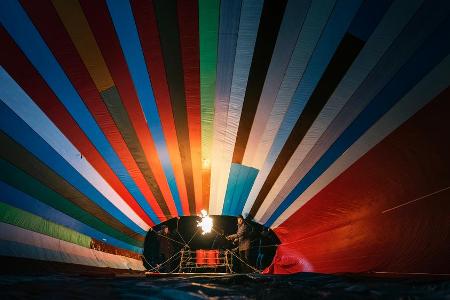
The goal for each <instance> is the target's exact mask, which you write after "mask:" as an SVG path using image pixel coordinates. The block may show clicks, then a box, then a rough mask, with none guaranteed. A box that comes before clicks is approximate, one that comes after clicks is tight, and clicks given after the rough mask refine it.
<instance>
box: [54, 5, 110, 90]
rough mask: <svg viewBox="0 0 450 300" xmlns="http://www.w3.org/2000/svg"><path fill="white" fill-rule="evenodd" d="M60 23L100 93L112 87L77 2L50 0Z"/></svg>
mask: <svg viewBox="0 0 450 300" xmlns="http://www.w3.org/2000/svg"><path fill="white" fill-rule="evenodd" d="M52 2H53V6H54V7H55V9H56V11H57V12H58V15H59V17H60V18H61V21H62V22H63V24H64V27H65V28H66V30H67V32H68V33H69V35H70V37H71V39H72V41H73V43H74V44H75V47H76V48H77V51H78V53H79V54H80V56H81V59H82V60H83V63H84V64H85V66H86V68H87V69H88V71H89V74H90V75H91V77H92V79H93V80H94V82H95V85H96V86H97V89H98V90H99V91H100V92H103V91H105V90H107V89H109V88H110V87H112V86H113V85H114V82H113V80H112V78H111V75H110V74H109V70H108V67H107V66H106V63H105V60H104V59H103V56H102V54H101V52H100V49H99V48H98V46H97V43H96V41H95V38H94V35H93V33H92V31H91V28H90V27H89V24H88V22H87V20H86V17H85V16H84V13H83V10H82V8H81V6H80V3H78V1H77V0H52Z"/></svg>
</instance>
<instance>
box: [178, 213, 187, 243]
mask: <svg viewBox="0 0 450 300" xmlns="http://www.w3.org/2000/svg"><path fill="white" fill-rule="evenodd" d="M178 223H180V217H178V219H177V234H178V236H179V237H180V238H181V240H183V242H184V244H186V241H185V240H184V239H183V236H182V235H181V234H180V231H179V230H178Z"/></svg>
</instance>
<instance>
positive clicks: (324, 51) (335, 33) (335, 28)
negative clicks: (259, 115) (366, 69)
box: [263, 0, 361, 170]
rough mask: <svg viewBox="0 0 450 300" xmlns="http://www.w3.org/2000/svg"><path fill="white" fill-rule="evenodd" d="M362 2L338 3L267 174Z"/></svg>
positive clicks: (297, 93)
mask: <svg viewBox="0 0 450 300" xmlns="http://www.w3.org/2000/svg"><path fill="white" fill-rule="evenodd" d="M360 2H361V1H359V0H358V1H339V2H338V3H337V4H336V6H335V8H334V11H333V14H332V16H331V17H330V19H329V21H328V24H327V26H326V28H325V29H324V31H323V32H322V36H321V38H320V40H319V42H318V44H317V47H316V50H315V51H314V53H313V55H312V57H311V59H310V61H309V63H308V67H307V69H306V71H305V74H304V75H303V78H302V79H301V81H300V83H299V84H298V87H297V90H296V91H295V94H294V96H293V98H292V101H291V103H290V105H289V108H288V110H287V112H286V115H285V117H284V119H283V122H282V123H281V126H280V129H279V130H278V133H277V136H276V138H275V140H274V142H273V145H272V147H271V149H270V152H269V154H268V155H267V158H266V161H265V162H264V167H263V169H266V170H270V169H271V168H272V166H273V164H274V163H275V160H276V159H277V157H278V155H279V154H280V152H281V150H282V148H283V146H284V144H285V143H286V140H287V138H288V136H289V134H290V133H291V131H292V128H293V127H294V125H295V123H296V122H297V120H298V118H299V117H300V114H301V113H302V111H303V108H304V107H305V105H306V103H307V101H308V99H309V97H310V96H311V94H312V92H313V91H314V88H315V87H316V85H317V83H318V82H319V80H320V78H321V76H322V74H323V72H324V71H325V69H326V67H327V66H328V63H329V62H330V60H331V58H332V57H333V54H334V52H335V51H336V49H337V47H338V45H339V43H340V42H341V40H342V38H343V37H344V35H345V33H346V31H347V29H348V27H349V26H350V22H351V20H352V19H353V17H354V15H355V14H356V12H357V10H358V8H359V6H360Z"/></svg>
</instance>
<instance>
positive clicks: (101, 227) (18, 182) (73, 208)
mask: <svg viewBox="0 0 450 300" xmlns="http://www.w3.org/2000/svg"><path fill="white" fill-rule="evenodd" d="M0 169H1V170H2V171H1V172H0V180H2V181H4V182H6V183H8V184H9V185H11V186H14V187H15V188H17V189H18V190H21V191H22V192H24V193H26V194H28V195H30V196H32V197H34V198H36V199H38V200H39V201H41V202H43V203H45V204H47V205H49V206H51V207H53V208H55V209H57V210H59V211H61V212H63V213H65V214H66V215H68V216H71V217H72V218H74V219H77V220H79V221H81V222H83V223H84V224H86V225H88V226H91V227H92V228H95V229H97V230H98V231H101V232H103V233H105V234H107V235H110V236H112V237H115V238H117V239H120V240H122V241H124V242H126V243H128V244H131V245H134V246H137V247H142V246H143V244H142V242H140V241H137V240H135V239H133V238H131V237H129V236H127V235H125V234H124V233H122V232H120V231H118V230H116V229H114V228H112V227H110V226H109V225H107V224H105V223H103V222H102V221H100V220H99V219H97V218H96V217H94V216H92V215H91V214H89V213H87V212H86V211H84V210H83V209H81V208H80V207H78V206H77V205H75V204H74V203H72V202H71V201H69V200H67V199H65V198H63V197H61V195H59V194H58V193H56V192H54V191H53V190H52V189H50V188H48V187H47V186H45V185H43V184H42V183H41V182H39V181H37V180H36V179H34V178H33V177H31V176H29V175H28V174H26V173H24V172H23V171H22V170H20V169H18V168H16V167H15V166H13V165H11V164H10V163H8V162H6V161H5V160H3V159H0Z"/></svg>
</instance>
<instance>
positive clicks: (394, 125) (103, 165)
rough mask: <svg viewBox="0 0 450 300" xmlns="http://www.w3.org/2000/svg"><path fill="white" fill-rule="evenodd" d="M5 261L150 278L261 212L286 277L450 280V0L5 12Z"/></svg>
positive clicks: (0, 230)
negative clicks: (171, 242)
mask: <svg viewBox="0 0 450 300" xmlns="http://www.w3.org/2000/svg"><path fill="white" fill-rule="evenodd" d="M0 14H1V16H0V18H1V24H2V27H1V29H0V41H1V46H0V47H1V69H0V100H1V101H0V145H1V146H0V164H1V166H0V190H1V192H0V243H1V247H0V255H1V256H5V257H21V258H30V259H37V260H47V261H52V262H63V263H71V264H80V265H87V266H97V267H110V268H116V269H135V270H144V266H143V264H142V261H141V258H140V255H141V254H142V252H143V243H144V239H145V235H146V233H147V231H148V230H149V229H150V228H151V227H153V226H155V225H157V224H160V223H161V222H164V221H166V220H169V219H171V218H173V217H177V216H189V215H196V214H198V213H199V212H200V211H201V210H202V209H206V210H207V211H208V213H209V214H211V215H229V216H236V215H239V214H243V215H244V216H247V215H250V217H253V218H254V220H255V221H256V222H259V223H261V224H263V225H265V226H268V227H271V228H272V229H274V231H275V233H276V234H277V235H278V237H279V238H280V240H281V245H280V246H279V248H278V250H277V254H276V256H275V259H274V261H273V264H272V266H271V267H270V268H269V270H267V272H274V273H291V272H299V271H316V272H344V271H352V272H360V271H368V270H372V271H373V270H375V271H392V272H445V271H447V272H448V271H449V269H450V266H449V263H448V262H447V263H443V262H442V260H445V259H442V257H447V258H448V245H450V236H449V234H448V233H449V232H450V223H449V219H448V216H449V215H450V201H449V199H450V155H449V153H450V142H449V141H450V118H449V113H450V101H449V98H450V94H449V93H450V91H449V86H450V38H449V32H450V2H449V1H444V0H442V1H439V0H432V1H424V0H366V1H363V0H320V1H319V0H265V1H264V0H222V1H219V0H198V1H197V0H178V1H176V0H130V1H128V0H98V1H92V0H3V1H0Z"/></svg>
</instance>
